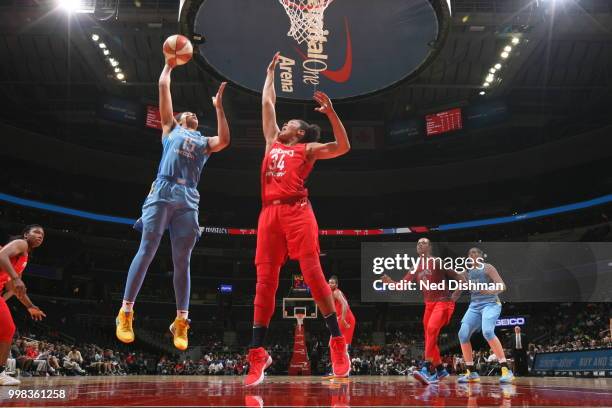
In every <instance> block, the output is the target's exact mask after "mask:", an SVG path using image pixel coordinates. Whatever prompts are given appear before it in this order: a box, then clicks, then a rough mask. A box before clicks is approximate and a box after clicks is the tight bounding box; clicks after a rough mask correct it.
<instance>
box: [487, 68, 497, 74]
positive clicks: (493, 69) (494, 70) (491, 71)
mask: <svg viewBox="0 0 612 408" xmlns="http://www.w3.org/2000/svg"><path fill="white" fill-rule="evenodd" d="M489 72H490V73H492V74H494V73H496V72H497V70H496V69H495V68H491V69H490V70H489Z"/></svg>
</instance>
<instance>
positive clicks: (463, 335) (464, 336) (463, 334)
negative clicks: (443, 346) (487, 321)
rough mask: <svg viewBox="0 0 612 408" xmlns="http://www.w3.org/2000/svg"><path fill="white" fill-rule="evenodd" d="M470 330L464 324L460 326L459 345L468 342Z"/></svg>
mask: <svg viewBox="0 0 612 408" xmlns="http://www.w3.org/2000/svg"><path fill="white" fill-rule="evenodd" d="M470 337H471V333H470V328H469V327H468V326H467V325H466V324H462V325H461V328H460V329H459V343H461V344H465V343H469V342H470Z"/></svg>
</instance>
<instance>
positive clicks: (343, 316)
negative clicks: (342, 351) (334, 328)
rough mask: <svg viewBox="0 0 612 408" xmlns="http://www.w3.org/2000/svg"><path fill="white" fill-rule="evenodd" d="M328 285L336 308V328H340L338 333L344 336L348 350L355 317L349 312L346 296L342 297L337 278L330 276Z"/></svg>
mask: <svg viewBox="0 0 612 408" xmlns="http://www.w3.org/2000/svg"><path fill="white" fill-rule="evenodd" d="M328 283H329V288H330V289H331V291H332V296H333V297H334V307H335V308H336V316H337V317H338V326H340V331H341V332H342V336H344V340H345V341H346V347H347V350H348V347H349V346H350V345H351V343H352V342H353V333H354V332H355V323H356V321H355V315H354V314H353V312H352V311H351V307H350V306H349V304H348V301H347V300H346V296H344V293H342V291H341V290H340V289H339V288H338V277H337V276H336V275H332V276H331V277H330V278H329V281H328Z"/></svg>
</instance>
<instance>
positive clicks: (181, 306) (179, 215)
mask: <svg viewBox="0 0 612 408" xmlns="http://www.w3.org/2000/svg"><path fill="white" fill-rule="evenodd" d="M172 69H173V67H172V66H170V65H168V64H167V63H166V65H165V66H164V69H163V71H162V73H161V75H160V77H159V110H160V116H161V124H162V130H163V133H162V137H161V142H162V147H163V152H162V157H161V161H160V163H159V169H158V171H157V178H156V179H155V181H154V182H153V185H152V186H151V191H150V192H149V195H148V197H147V198H146V200H145V202H144V205H143V206H142V216H141V218H140V219H139V220H138V221H137V223H136V225H135V226H134V228H136V229H138V230H141V231H142V237H141V241H140V247H139V248H138V252H137V253H136V256H135V257H134V259H133V261H132V264H131V265H130V269H129V272H128V276H127V282H126V285H125V292H124V295H123V305H122V306H121V310H120V311H119V313H118V315H117V319H116V325H117V327H116V335H117V338H118V339H119V340H121V341H122V342H124V343H131V342H133V341H134V330H133V328H132V321H133V318H134V311H133V306H134V301H135V300H136V295H137V294H138V291H139V290H140V287H141V286H142V282H143V280H144V277H145V275H146V273H147V269H148V267H149V265H150V264H151V261H152V260H153V257H154V256H155V253H156V252H157V248H158V246H159V242H160V240H161V239H162V236H163V234H164V231H165V230H166V228H167V229H169V231H170V241H171V244H172V261H173V263H174V294H175V296H176V319H175V320H174V322H173V323H172V324H171V325H170V331H171V332H172V334H173V336H174V346H175V347H176V348H177V349H179V350H185V349H187V345H188V340H187V331H188V330H189V320H188V318H189V317H188V310H189V296H190V290H191V287H190V286H191V281H190V271H189V262H190V258H191V251H192V249H193V247H194V246H195V243H196V241H197V239H198V237H199V234H200V230H199V223H198V204H199V201H200V194H199V193H198V190H197V188H196V187H197V185H198V181H199V179H200V174H201V172H202V169H203V167H204V164H205V163H206V161H207V160H208V158H209V157H210V155H211V154H212V153H213V152H218V151H220V150H222V149H224V148H225V147H226V146H227V145H229V142H230V132H229V126H228V124H227V119H226V118H225V113H224V111H223V91H224V89H225V85H226V83H225V82H223V83H221V86H220V87H219V91H218V92H217V96H216V97H215V98H213V105H214V107H215V109H216V111H217V129H218V135H217V136H209V137H206V136H202V134H201V133H200V132H199V131H198V130H197V129H198V118H197V116H196V115H195V114H194V113H191V112H182V113H180V114H178V115H176V117H174V116H173V109H172V96H171V94H170V74H171V72H172Z"/></svg>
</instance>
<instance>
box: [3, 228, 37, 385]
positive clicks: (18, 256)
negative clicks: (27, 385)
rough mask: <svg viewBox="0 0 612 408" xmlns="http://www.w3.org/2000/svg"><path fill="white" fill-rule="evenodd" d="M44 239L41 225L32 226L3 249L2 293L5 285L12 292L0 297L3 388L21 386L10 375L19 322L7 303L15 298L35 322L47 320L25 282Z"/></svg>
mask: <svg viewBox="0 0 612 408" xmlns="http://www.w3.org/2000/svg"><path fill="white" fill-rule="evenodd" d="M44 238H45V231H44V230H43V228H42V227H41V226H40V225H28V226H27V227H26V228H25V229H24V230H23V234H22V238H19V239H15V240H13V241H11V242H9V243H8V244H7V245H6V246H5V247H4V248H2V249H0V292H2V290H3V289H4V287H5V286H6V287H7V289H8V292H7V293H5V294H4V296H2V297H0V385H19V384H20V381H19V380H17V379H16V378H13V377H10V376H9V375H8V374H6V361H7V358H8V355H9V350H10V349H11V342H12V341H13V335H14V334H15V323H14V322H13V317H12V316H11V312H10V310H9V308H8V306H7V304H6V300H7V299H9V298H10V297H11V296H13V295H15V296H17V299H19V300H20V301H21V303H23V305H24V306H25V307H26V308H27V309H28V312H29V313H30V316H32V319H34V320H42V318H43V317H46V315H45V314H44V313H43V312H42V310H40V309H39V308H38V307H36V306H34V304H33V303H32V301H31V300H30V298H29V297H28V295H26V287H25V285H24V284H23V281H22V280H21V274H22V273H23V270H24V269H25V267H26V265H27V264H28V256H29V254H30V252H32V250H33V249H34V248H37V247H39V246H40V245H41V244H42V242H43V240H44Z"/></svg>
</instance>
